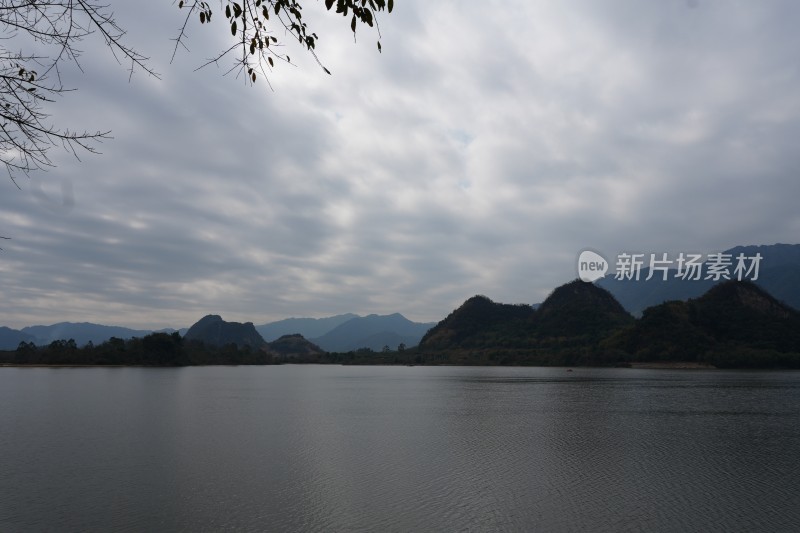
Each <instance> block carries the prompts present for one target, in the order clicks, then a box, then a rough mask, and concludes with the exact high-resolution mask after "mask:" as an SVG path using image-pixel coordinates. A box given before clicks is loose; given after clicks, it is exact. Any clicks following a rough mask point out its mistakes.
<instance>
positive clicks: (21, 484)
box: [0, 365, 800, 531]
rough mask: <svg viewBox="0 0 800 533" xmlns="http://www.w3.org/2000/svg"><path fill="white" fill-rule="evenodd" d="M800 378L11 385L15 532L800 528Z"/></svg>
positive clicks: (253, 374)
mask: <svg viewBox="0 0 800 533" xmlns="http://www.w3.org/2000/svg"><path fill="white" fill-rule="evenodd" d="M799 457H800V373H797V372H784V373H778V372H724V371H666V370H635V369H575V370H574V371H572V372H567V371H566V369H563V368H555V369H554V368H459V367H345V366H291V365H286V366H266V367H191V368H170V369H153V368H0V531H29V530H30V531H39V530H56V531H109V530H118V531H120V530H121V531H144V530H150V531H155V530H159V531H220V530H249V531H255V530H269V531H358V530H362V531H464V530H469V531H498V530H500V531H502V530H508V531H532V530H543V531H572V530H575V531H577V530H615V531H619V530H642V531H652V530H660V531H708V530H720V531H753V530H797V529H798V528H800V459H798V458H799Z"/></svg>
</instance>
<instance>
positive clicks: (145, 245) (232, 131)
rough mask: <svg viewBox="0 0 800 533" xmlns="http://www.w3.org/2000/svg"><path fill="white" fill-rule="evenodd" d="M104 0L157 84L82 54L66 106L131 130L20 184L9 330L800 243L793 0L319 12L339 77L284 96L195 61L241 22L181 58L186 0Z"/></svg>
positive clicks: (317, 79)
mask: <svg viewBox="0 0 800 533" xmlns="http://www.w3.org/2000/svg"><path fill="white" fill-rule="evenodd" d="M110 3H111V5H112V6H113V8H114V10H115V12H116V18H117V20H118V22H119V23H120V25H121V26H123V27H125V28H126V29H127V30H128V37H127V38H128V42H129V43H130V44H132V45H133V46H134V47H135V48H137V49H138V50H139V51H140V52H142V53H143V54H145V55H147V56H149V57H150V58H151V65H152V66H153V68H154V69H155V70H156V71H158V72H159V73H161V74H162V79H161V80H157V79H153V78H148V77H147V76H146V75H144V74H142V73H137V74H134V76H133V78H132V80H130V81H129V80H128V73H127V71H126V68H125V66H120V65H118V64H117V63H116V62H115V60H114V58H113V56H112V55H111V54H110V52H109V51H108V49H107V48H105V47H104V45H103V43H102V41H100V40H97V39H88V40H86V41H84V42H83V43H82V45H81V47H82V49H83V50H84V55H83V57H82V60H81V64H82V67H83V73H82V74H81V73H80V72H78V71H76V70H75V69H72V71H69V72H67V73H66V79H67V83H68V85H70V86H72V87H74V88H76V89H78V90H77V91H76V92H74V93H71V94H69V95H67V96H65V97H64V98H62V99H61V100H59V101H58V103H57V107H55V108H53V115H54V121H55V122H56V123H57V124H58V125H59V126H63V127H69V128H71V129H78V130H84V129H86V130H92V131H93V130H105V129H111V130H112V132H113V133H112V134H113V136H114V139H113V140H110V141H107V142H105V143H103V145H102V146H100V150H101V151H102V155H85V156H82V158H81V159H82V160H81V161H77V160H76V159H75V158H74V157H72V156H71V155H70V154H68V153H66V152H58V153H56V152H53V153H52V154H51V155H52V156H53V158H54V160H55V162H56V163H57V165H58V166H57V168H55V169H53V170H51V171H49V172H46V173H36V174H32V175H31V176H30V178H22V179H20V180H19V183H20V186H21V190H19V189H17V188H16V187H15V186H14V184H13V183H12V182H11V180H9V179H7V178H6V179H0V235H5V236H9V237H11V238H12V240H10V241H1V242H0V246H2V247H3V249H4V250H3V251H2V252H0V301H1V302H2V305H1V306H0V325H6V326H10V327H23V326H27V325H32V324H51V323H54V322H59V321H75V322H78V321H90V322H99V323H105V324H115V325H125V326H130V327H143V328H146V327H152V328H160V327H184V326H188V325H191V324H192V323H193V322H195V321H196V320H198V319H199V318H200V317H202V316H203V315H205V314H208V313H217V314H221V315H222V316H223V317H224V318H225V319H228V320H238V321H253V322H255V323H257V324H258V323H263V322H267V321H271V320H277V319H281V318H285V317H289V316H313V317H322V316H329V315H333V314H338V313H345V312H355V313H359V314H367V313H379V314H386V313H393V312H401V313H403V314H404V315H405V316H407V317H409V318H410V319H412V320H418V321H436V320H439V319H441V318H443V317H444V316H445V315H446V314H447V313H449V312H450V311H451V310H452V309H453V308H455V307H457V306H458V305H460V304H461V303H462V302H463V301H464V300H465V299H467V298H468V297H470V296H472V295H474V294H485V295H487V296H489V297H490V298H492V299H494V300H497V301H503V302H510V303H520V302H528V303H534V302H538V301H541V300H542V299H544V298H545V297H546V295H547V294H548V293H549V292H550V291H551V290H552V289H553V288H554V287H556V286H558V285H560V284H562V283H565V282H568V281H570V280H571V279H574V278H575V277H576V266H575V261H576V257H577V255H578V253H579V252H580V251H581V250H582V249H584V248H587V247H590V248H592V249H595V250H598V251H600V252H602V253H604V254H605V255H606V256H607V257H608V256H614V254H616V253H619V252H621V251H655V252H680V251H686V252H696V251H700V252H713V251H720V250H724V249H727V248H730V247H733V246H735V245H738V244H772V243H775V242H788V243H796V242H798V239H799V238H800V208H798V198H800V179H798V170H799V169H800V150H798V148H797V143H798V139H799V138H800V90H799V89H800V32H797V31H796V22H797V21H798V20H800V3H798V2H795V1H793V0H786V1H763V2H751V1H722V0H720V1H711V0H663V1H659V2H642V1H640V0H603V1H597V0H585V1H577V0H575V1H565V2H552V1H549V0H543V1H533V0H520V1H512V0H504V1H502V2H501V1H488V2H477V1H475V2H471V1H464V0H437V1H435V2H434V1H430V0H398V1H397V2H395V4H396V5H395V10H394V12H393V13H392V14H391V15H384V16H382V17H381V18H380V19H379V21H380V28H381V32H382V45H383V53H380V54H379V53H378V51H377V47H376V43H375V41H376V39H377V36H376V35H375V34H374V33H370V32H368V31H366V30H365V29H364V30H362V29H360V30H359V33H358V42H357V43H354V42H353V36H352V34H351V33H350V31H349V24H348V22H349V21H348V20H346V19H343V18H340V17H339V16H336V15H331V14H328V13H326V12H325V11H324V6H323V3H322V2H318V1H313V0H309V1H308V2H307V6H306V8H305V10H304V20H307V22H308V23H309V25H310V26H311V28H312V30H313V31H315V32H316V33H317V34H318V35H319V37H320V40H319V43H318V55H319V57H320V59H321V60H322V62H323V63H324V64H325V66H326V67H328V68H329V69H330V70H331V71H332V72H333V75H332V76H328V75H326V74H325V73H324V72H323V71H322V69H321V68H319V67H318V66H317V65H316V63H315V62H314V61H313V58H311V57H310V56H308V54H304V53H303V52H302V50H301V49H299V48H295V49H292V48H289V53H290V55H291V56H292V59H293V62H295V63H296V66H294V67H293V66H279V67H277V68H276V69H275V70H274V71H273V73H272V76H271V79H270V81H271V85H272V89H269V87H267V85H266V84H263V83H259V84H257V85H256V86H255V87H248V86H246V85H245V83H244V82H243V80H241V79H236V78H235V77H234V76H223V73H224V71H225V70H227V69H228V68H229V66H230V64H228V63H224V64H222V65H221V66H220V68H216V67H213V66H212V67H209V68H206V69H204V70H200V71H195V68H196V67H197V66H198V65H199V64H201V63H202V62H203V61H204V60H205V59H206V58H208V57H210V56H211V55H212V54H213V53H214V51H218V50H220V49H221V48H222V47H225V46H227V45H228V44H229V43H228V41H227V39H228V38H229V37H230V34H229V33H228V32H227V29H226V27H225V26H224V21H223V20H222V17H219V18H218V20H217V19H215V20H214V23H213V24H212V25H211V26H210V27H206V26H200V25H194V26H192V27H191V28H190V40H189V47H190V51H189V52H187V51H182V52H181V53H179V54H178V56H177V58H176V59H175V61H174V62H173V63H170V58H171V55H172V47H173V43H172V41H171V39H172V38H173V37H175V35H176V34H177V29H178V27H179V26H180V24H181V20H182V19H181V13H180V12H179V11H178V9H177V7H176V6H175V5H173V4H171V2H169V1H166V0H161V1H158V2H147V3H146V7H145V4H140V3H134V2H123V1H121V0H119V1H118V0H111V1H110ZM211 3H212V7H215V8H218V6H217V5H216V3H215V2H211Z"/></svg>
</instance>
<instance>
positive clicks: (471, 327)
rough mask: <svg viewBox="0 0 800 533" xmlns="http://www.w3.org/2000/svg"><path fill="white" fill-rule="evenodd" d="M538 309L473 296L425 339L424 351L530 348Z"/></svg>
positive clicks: (422, 340)
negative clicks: (518, 345) (503, 347)
mask: <svg viewBox="0 0 800 533" xmlns="http://www.w3.org/2000/svg"><path fill="white" fill-rule="evenodd" d="M534 315H535V311H534V309H533V308H532V307H531V306H529V305H526V304H519V305H512V304H502V303H496V302H493V301H492V300H490V299H489V298H487V297H486V296H482V295H478V296H473V297H472V298H470V299H468V300H467V301H466V302H464V303H463V304H462V305H461V307H459V308H458V309H456V310H455V311H453V312H452V313H450V314H449V315H447V317H445V319H444V320H442V321H441V322H439V323H438V324H436V325H435V326H434V327H433V328H431V329H430V330H429V331H428V332H427V333H426V334H425V336H424V337H422V339H421V341H420V344H419V347H420V349H422V350H446V349H464V348H486V347H492V346H503V345H506V346H507V345H514V344H519V343H518V342H517V341H520V340H521V344H523V345H524V344H526V343H528V342H529V340H530V335H531V334H532V331H533V329H532V328H533V322H532V321H533V317H534Z"/></svg>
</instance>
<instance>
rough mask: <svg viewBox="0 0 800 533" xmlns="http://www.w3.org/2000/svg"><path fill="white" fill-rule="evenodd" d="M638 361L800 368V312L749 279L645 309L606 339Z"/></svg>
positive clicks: (631, 358) (718, 286)
mask: <svg viewBox="0 0 800 533" xmlns="http://www.w3.org/2000/svg"><path fill="white" fill-rule="evenodd" d="M603 346H604V348H606V349H612V350H613V349H618V350H621V351H623V352H625V353H626V354H627V357H629V358H630V360H632V361H698V362H705V363H710V364H713V365H715V366H718V367H747V366H757V367H773V366H784V367H795V368H796V367H797V366H800V312H798V311H796V310H795V309H793V308H791V307H789V306H787V305H785V304H784V303H782V302H780V301H778V300H777V299H776V298H774V297H773V296H771V295H770V294H769V293H768V292H766V291H765V290H764V289H762V288H761V287H759V286H758V285H756V284H754V283H752V282H748V281H727V282H725V283H720V284H717V285H715V286H714V287H712V288H711V289H710V290H709V291H708V292H707V293H706V294H704V295H703V296H701V297H700V298H696V299H691V300H689V301H687V302H683V301H671V302H665V303H663V304H660V305H657V306H653V307H650V308H648V309H645V311H644V313H643V315H642V318H640V319H639V320H637V321H636V323H635V324H633V325H632V326H630V327H628V328H625V329H622V330H620V331H618V332H617V333H615V334H614V335H612V336H611V337H609V338H608V339H607V340H606V341H605V342H604V343H603Z"/></svg>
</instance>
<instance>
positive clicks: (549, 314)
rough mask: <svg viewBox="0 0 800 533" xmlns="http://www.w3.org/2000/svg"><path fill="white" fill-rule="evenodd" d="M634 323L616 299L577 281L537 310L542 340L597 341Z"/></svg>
mask: <svg viewBox="0 0 800 533" xmlns="http://www.w3.org/2000/svg"><path fill="white" fill-rule="evenodd" d="M631 322H633V317H631V315H630V314H629V313H628V312H627V311H625V309H624V308H623V307H622V305H620V303H619V302H618V301H617V300H616V299H615V298H614V296H613V295H612V294H611V293H610V292H608V291H607V290H605V289H603V288H602V287H598V286H597V285H593V284H591V283H585V282H583V281H581V280H578V279H576V280H574V281H571V282H570V283H567V284H565V285H562V286H560V287H558V288H557V289H555V290H554V291H553V292H552V293H551V294H550V296H548V297H547V298H546V299H545V301H544V302H542V305H540V306H539V308H538V309H536V328H535V329H536V333H537V336H538V337H540V338H546V337H555V338H573V339H574V338H581V339H585V340H587V341H592V342H596V341H598V340H599V339H601V338H603V337H605V336H606V335H608V332H609V331H611V330H613V329H615V328H618V327H620V326H623V325H626V324H629V323H631Z"/></svg>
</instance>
